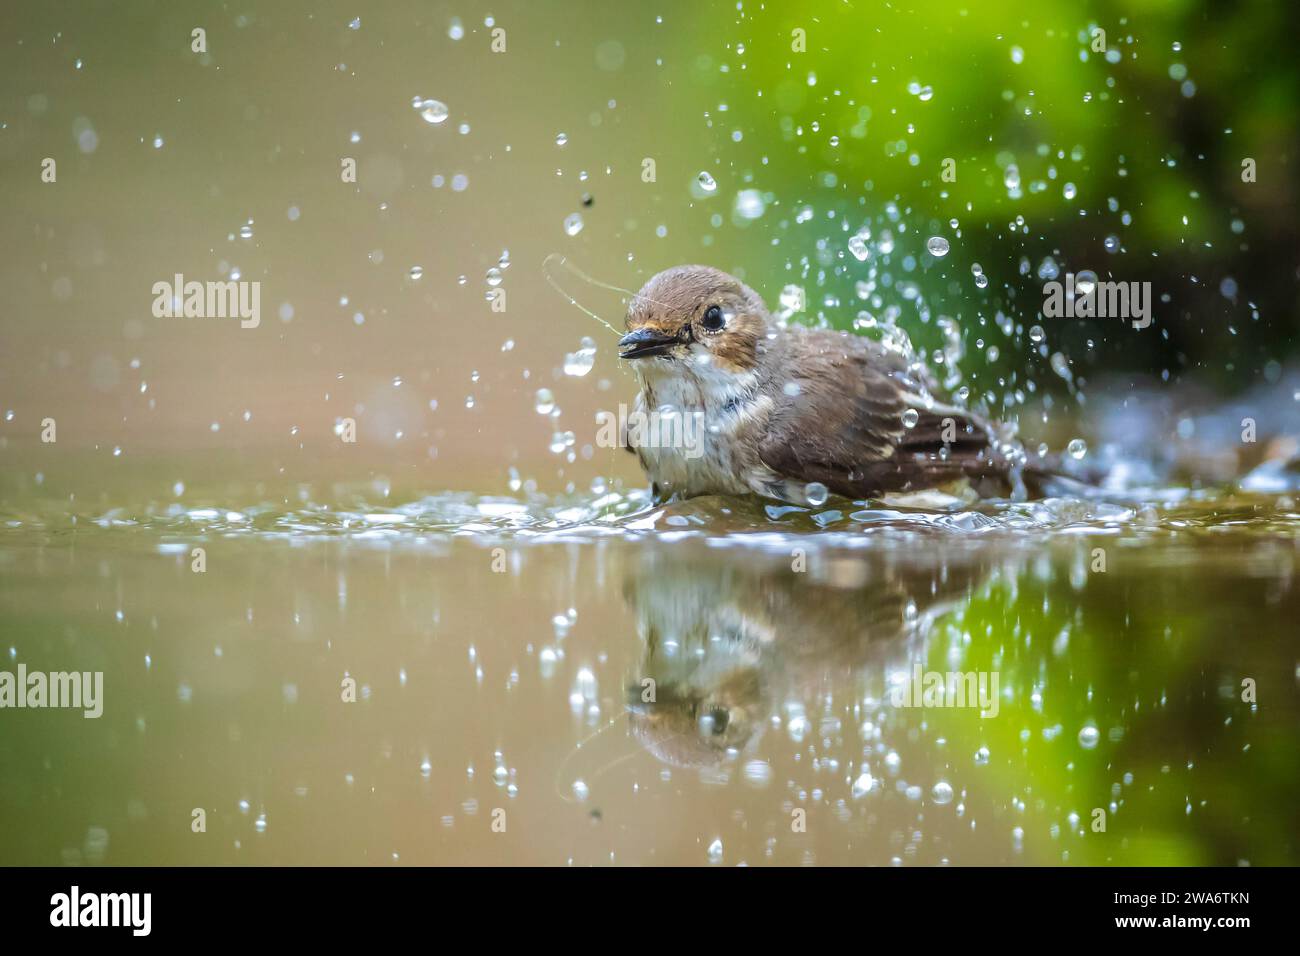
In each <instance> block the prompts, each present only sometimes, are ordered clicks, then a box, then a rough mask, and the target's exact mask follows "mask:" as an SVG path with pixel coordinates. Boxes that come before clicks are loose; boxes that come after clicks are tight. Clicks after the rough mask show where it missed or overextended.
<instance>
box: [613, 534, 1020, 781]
mask: <svg viewBox="0 0 1300 956" xmlns="http://www.w3.org/2000/svg"><path fill="white" fill-rule="evenodd" d="M995 565H996V559H995V558H994V557H993V556H992V555H990V554H989V553H988V552H976V551H960V552H952V553H948V554H945V555H944V556H943V557H942V558H941V559H940V560H938V561H937V562H936V561H935V560H934V556H933V553H932V552H929V551H927V550H925V549H914V550H907V551H902V552H898V553H895V552H888V551H874V552H867V553H861V554H853V555H848V554H842V555H831V554H821V555H818V556H817V557H816V558H815V560H814V561H813V563H812V564H811V565H810V566H809V567H808V568H807V569H806V570H803V571H797V570H794V569H793V568H792V567H791V566H790V564H789V563H785V562H783V561H782V560H781V559H777V558H775V556H768V557H767V558H759V559H757V560H755V561H750V562H739V563H738V562H733V561H725V560H720V559H719V558H718V556H717V555H716V554H715V553H713V552H711V551H708V550H706V551H703V552H692V551H687V552H685V553H682V552H679V551H674V552H673V553H672V554H670V555H669V554H652V555H650V556H649V557H648V558H646V559H644V563H642V564H640V565H638V566H637V567H636V568H635V569H634V570H633V569H629V570H628V571H627V572H626V573H625V576H624V582H623V597H624V600H625V601H626V602H627V605H628V607H629V609H630V610H631V611H632V613H633V617H634V619H635V620H636V625H637V635H638V638H639V644H640V650H641V656H640V659H639V661H638V662H637V663H636V664H635V665H634V667H633V670H632V673H631V674H630V676H629V680H628V682H627V685H626V710H627V719H628V729H629V730H630V732H631V736H632V737H633V738H634V739H635V740H636V741H637V742H638V743H639V744H640V745H641V746H642V747H644V748H645V749H646V750H648V751H649V752H650V753H652V754H654V756H655V757H656V758H658V759H659V760H660V761H661V762H663V763H665V764H668V765H669V766H675V767H706V766H717V765H720V764H723V763H725V761H726V759H727V753H728V751H740V752H745V751H748V750H751V749H753V747H754V746H755V745H756V744H757V742H758V741H759V739H760V738H761V737H762V735H763V731H764V728H766V727H768V726H770V725H771V722H772V719H773V718H774V717H776V716H777V715H779V714H780V713H781V712H782V708H783V705H786V704H788V703H790V702H792V701H797V702H800V703H803V702H807V707H808V709H809V710H810V711H811V710H812V709H813V706H814V704H813V702H814V701H817V700H824V699H825V695H826V692H827V691H826V688H827V686H828V685H829V684H832V683H838V682H843V681H846V680H847V681H848V683H850V684H852V685H853V686H854V687H858V688H861V687H863V686H864V685H865V686H872V685H875V686H881V687H882V689H883V685H884V683H885V681H886V675H887V674H888V673H890V672H891V671H897V670H899V667H900V664H901V663H902V662H904V661H909V660H910V659H913V658H916V659H920V660H924V659H925V649H926V646H927V645H926V643H925V642H926V641H927V640H928V639H929V635H930V634H931V633H935V634H938V633H939V631H938V629H934V630H933V631H932V628H934V622H935V621H936V620H937V619H938V618H940V617H941V616H942V615H943V614H945V613H947V612H949V611H952V610H954V609H957V608H960V607H962V606H964V605H965V603H966V602H968V601H969V600H970V597H971V595H972V594H973V593H975V592H976V590H977V589H978V588H980V587H981V586H982V585H983V584H984V583H985V582H986V581H987V580H988V579H989V577H990V576H991V575H992V573H993V569H994V567H995ZM913 641H920V642H921V643H920V644H912V643H911V642H913Z"/></svg>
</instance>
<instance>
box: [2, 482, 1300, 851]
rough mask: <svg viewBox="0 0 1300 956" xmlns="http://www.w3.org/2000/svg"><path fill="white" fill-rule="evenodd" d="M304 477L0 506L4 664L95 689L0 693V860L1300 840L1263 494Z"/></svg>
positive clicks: (1293, 641)
mask: <svg viewBox="0 0 1300 956" xmlns="http://www.w3.org/2000/svg"><path fill="white" fill-rule="evenodd" d="M241 495H242V496H243V497H242V498H241V497H240V496H241ZM202 497H203V496H200V495H193V494H187V495H186V498H187V500H188V499H198V498H202ZM307 497H308V500H306V501H299V502H295V503H294V505H292V506H291V505H289V504H286V502H285V501H284V499H283V498H274V499H259V498H256V497H251V496H249V494H248V492H247V491H246V490H242V489H241V490H238V491H235V490H230V491H227V492H226V493H225V495H224V499H223V496H222V495H220V494H216V493H213V494H211V495H209V496H207V497H206V498H205V499H204V503H202V504H195V505H193V506H191V505H189V504H184V505H182V504H179V503H176V502H171V503H168V504H161V503H153V504H149V503H145V504H138V503H137V504H133V505H131V506H121V507H114V508H108V509H100V508H98V507H96V508H83V509H78V508H77V507H75V506H74V507H72V508H68V507H67V506H66V503H54V504H52V503H50V502H47V501H43V500H41V499H39V498H32V499H31V500H29V501H26V502H24V503H23V504H22V506H21V507H19V506H15V505H14V504H13V503H12V502H11V503H10V505H9V508H8V510H7V512H6V513H5V514H3V515H0V529H2V530H0V633H3V635H4V639H3V642H2V646H0V654H2V655H3V658H4V661H5V663H4V667H5V668H7V669H9V670H13V669H15V668H16V665H17V663H19V662H23V663H25V664H26V665H27V667H28V668H29V669H31V670H35V669H43V670H72V669H76V670H102V671H103V672H104V675H105V678H104V679H105V698H106V702H105V708H104V714H103V716H102V717H101V718H99V719H98V720H87V719H84V718H83V717H82V716H81V714H80V713H79V712H76V713H74V712H69V711H53V710H44V711H32V710H24V711H7V712H5V713H4V714H3V719H4V722H5V732H4V734H3V735H0V807H2V808H3V809H2V812H0V821H3V822H2V823H0V858H3V859H4V860H5V862H8V863H47V864H50V863H53V864H57V863H111V864H140V863H179V864H193V863H240V864H252V863H397V864H430V863H434V864H437V863H446V864H496V863H538V864H560V865H563V864H578V865H586V864H601V865H603V864H611V863H612V864H616V865H620V864H638V863H664V864H706V863H713V864H719V865H728V864H738V863H747V864H765V863H768V864H770V863H776V864H805V863H818V864H832V865H835V864H879V865H890V864H894V865H899V864H901V865H912V864H938V863H951V864H956V865H961V864H1005V863H1011V864H1058V863H1069V864H1096V863H1101V864H1106V863H1115V864H1121V863H1129V864H1132V863H1173V864H1225V865H1236V864H1242V863H1244V864H1252V865H1265V864H1282V863H1288V864H1294V863H1296V862H1297V860H1300V853H1297V842H1296V828H1295V825H1294V820H1295V817H1294V814H1293V813H1291V812H1289V811H1288V809H1287V808H1288V807H1289V806H1290V805H1291V802H1292V795H1293V775H1294V768H1295V766H1297V762H1298V761H1300V733H1298V730H1300V722H1298V720H1297V718H1300V690H1298V688H1297V682H1298V679H1300V642H1297V638H1296V634H1297V631H1296V627H1295V621H1296V620H1297V619H1298V618H1300V594H1298V593H1297V591H1296V588H1295V569H1296V561H1297V534H1296V531H1297V528H1298V527H1300V513H1297V510H1296V508H1295V506H1294V504H1293V502H1292V501H1291V500H1290V499H1289V498H1287V497H1284V496H1243V495H1236V496H1229V495H1226V494H1217V495H1215V494H1210V493H1204V494H1188V493H1175V494H1170V495H1167V496H1164V497H1163V498H1150V499H1148V500H1145V501H1141V502H1127V503H1125V502H1120V501H1110V502H1103V503H1098V502H1081V501H1048V502H1043V503H1036V504H1017V505H1009V504H1001V505H999V504H988V505H984V506H981V507H980V508H979V509H976V510H971V511H966V512H957V513H928V512H908V511H905V510H899V509H891V508H888V507H883V506H879V505H877V506H870V505H868V504H866V503H859V504H857V505H850V503H847V502H840V504H841V505H843V506H845V507H842V508H839V509H830V508H827V509H821V510H820V511H808V510H801V509H794V510H791V509H785V508H773V507H768V506H764V505H762V504H758V503H753V502H736V501H723V500H718V499H699V500H696V501H692V502H687V503H684V504H679V505H672V506H669V507H667V508H660V509H653V508H650V507H648V506H647V504H646V502H645V500H644V498H643V497H642V496H641V495H639V494H630V495H629V494H622V493H613V492H611V493H610V494H608V495H606V496H604V497H603V498H599V497H598V498H593V497H592V496H587V497H585V498H581V499H579V498H574V499H540V498H538V499H531V500H528V499H523V498H517V499H516V498H505V497H496V498H482V497H476V496H471V495H443V496H437V497H427V498H417V499H411V500H410V501H409V502H407V503H406V504H394V503H392V501H385V500H384V499H382V497H380V496H376V495H375V494H374V493H373V489H369V488H364V489H358V490H356V491H355V493H350V494H335V495H334V500H331V501H329V502H328V503H321V502H320V501H319V500H317V498H316V497H313V496H310V495H309V496H307ZM218 500H223V501H224V503H222V504H216V502H217V501H218ZM233 502H241V505H240V506H235V505H234V504H233ZM195 548H201V549H203V556H204V561H205V562H206V564H205V567H206V570H204V571H202V572H201V573H200V572H196V571H195V570H193V568H194V562H195V553H194V550H193V549H195ZM918 668H919V670H920V672H921V673H922V674H925V673H929V672H940V673H948V672H962V673H975V674H983V675H985V678H986V680H987V679H988V677H989V676H990V675H994V674H995V675H996V676H997V680H998V684H997V701H996V707H994V708H987V709H988V710H995V711H996V713H989V714H988V715H987V716H981V710H980V708H979V707H978V706H966V707H956V706H919V707H917V706H899V705H898V704H897V702H896V701H895V699H894V697H893V695H891V691H890V688H891V686H893V685H894V684H898V683H900V682H904V683H906V682H910V681H911V680H912V677H913V674H914V672H915V671H917V670H918ZM347 678H352V679H353V680H354V681H355V686H356V692H355V697H356V699H355V701H354V702H345V701H344V700H343V697H344V696H345V680H346V679H347ZM1243 681H1250V682H1253V694H1254V699H1253V701H1251V700H1243V693H1245V691H1244V690H1243ZM1246 696H1247V697H1249V696H1250V694H1248V693H1247V694H1246ZM648 698H652V699H648ZM922 703H924V701H922ZM931 703H934V702H933V701H932V702H931ZM939 703H941V704H942V703H944V702H943V701H940V702H939ZM986 703H987V702H986ZM195 808H203V809H204V810H205V812H206V825H207V828H206V832H205V833H194V832H192V827H191V822H192V819H193V811H194V809H195ZM1103 814H1104V827H1105V829H1104V832H1099V831H1097V830H1096V829H1095V827H1096V826H1097V825H1098V824H1097V821H1098V820H1099V819H1103V817H1102V815H1103ZM494 824H495V828H494ZM502 828H504V831H503V832H501V831H502Z"/></svg>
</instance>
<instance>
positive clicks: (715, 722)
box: [702, 707, 731, 737]
mask: <svg viewBox="0 0 1300 956" xmlns="http://www.w3.org/2000/svg"><path fill="white" fill-rule="evenodd" d="M730 721H731V715H730V714H728V713H727V712H726V711H725V710H723V709H722V708H721V707H715V708H713V709H712V710H710V711H709V712H708V713H707V714H705V715H704V721H702V723H703V724H704V726H705V727H706V728H707V729H708V731H709V733H711V734H713V736H715V737H717V736H719V735H720V734H723V733H726V730H727V724H728V723H729V722H730Z"/></svg>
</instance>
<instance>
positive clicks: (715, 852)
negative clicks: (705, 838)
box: [709, 839, 722, 863]
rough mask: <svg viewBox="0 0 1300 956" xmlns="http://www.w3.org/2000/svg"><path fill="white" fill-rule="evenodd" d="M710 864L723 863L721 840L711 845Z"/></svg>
mask: <svg viewBox="0 0 1300 956" xmlns="http://www.w3.org/2000/svg"><path fill="white" fill-rule="evenodd" d="M709 862H710V863H721V862H722V840H721V839H718V840H714V841H713V842H712V843H710V844H709Z"/></svg>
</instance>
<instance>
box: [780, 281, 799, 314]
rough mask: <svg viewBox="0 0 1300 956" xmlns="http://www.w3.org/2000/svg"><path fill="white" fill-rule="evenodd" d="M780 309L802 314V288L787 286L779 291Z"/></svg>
mask: <svg viewBox="0 0 1300 956" xmlns="http://www.w3.org/2000/svg"><path fill="white" fill-rule="evenodd" d="M780 301H781V308H783V309H789V310H790V311H791V312H802V311H803V308H804V296H803V288H802V287H800V286H797V285H788V286H786V287H785V288H783V289H782V290H781V299H780Z"/></svg>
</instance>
